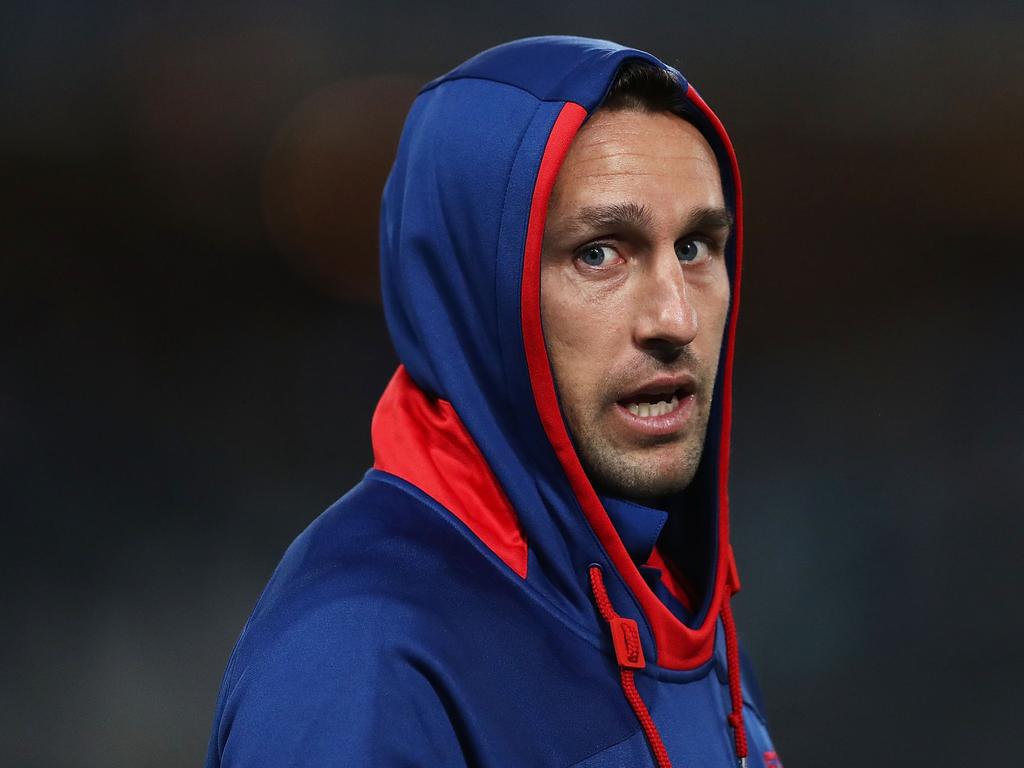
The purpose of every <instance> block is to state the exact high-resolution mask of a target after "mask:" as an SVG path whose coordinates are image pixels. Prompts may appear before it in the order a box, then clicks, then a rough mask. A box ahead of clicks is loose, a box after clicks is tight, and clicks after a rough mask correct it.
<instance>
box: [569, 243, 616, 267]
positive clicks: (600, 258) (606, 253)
mask: <svg viewBox="0 0 1024 768" xmlns="http://www.w3.org/2000/svg"><path fill="white" fill-rule="evenodd" d="M614 254H615V252H614V251H613V250H612V249H611V248H610V247H609V246H607V245H588V246H587V247H586V248H584V249H583V250H582V251H580V253H579V255H578V256H577V258H578V259H579V260H580V261H582V262H583V263H584V264H586V265H587V266H588V267H603V266H605V265H606V264H607V263H608V262H609V261H610V260H611V258H612V256H613V255H614Z"/></svg>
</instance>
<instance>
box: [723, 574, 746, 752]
mask: <svg viewBox="0 0 1024 768" xmlns="http://www.w3.org/2000/svg"><path fill="white" fill-rule="evenodd" d="M731 600H732V587H731V586H730V585H729V584H728V583H726V585H725V596H724V599H723V600H722V624H723V625H724V626H725V656H726V659H727V660H728V664H729V675H728V677H729V696H730V698H731V699H732V714H730V715H729V725H731V726H732V730H733V735H734V736H735V737H736V757H737V758H739V761H740V765H741V766H745V765H746V764H747V729H746V726H745V725H744V724H743V688H742V687H741V685H740V646H739V643H737V642H736V622H735V621H734V620H733V618H732V602H731Z"/></svg>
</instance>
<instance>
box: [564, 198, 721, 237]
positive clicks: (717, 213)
mask: <svg viewBox="0 0 1024 768" xmlns="http://www.w3.org/2000/svg"><path fill="white" fill-rule="evenodd" d="M653 220H654V216H653V214H652V213H651V211H650V209H649V208H647V206H645V205H643V204H642V203H635V202H628V203H614V204H612V205H594V206H584V207H583V208H581V209H580V210H579V211H578V212H577V213H576V215H575V216H573V217H572V218H570V219H569V221H568V222H567V224H566V229H567V230H568V231H569V232H577V231H582V230H591V229H595V230H605V231H607V230H642V229H645V228H647V227H649V226H650V225H651V223H652V222H653ZM734 223H735V220H734V218H733V215H732V212H731V211H729V209H728V208H708V207H704V206H700V207H696V208H691V209H690V210H689V211H688V212H687V214H686V217H685V219H684V228H685V229H687V230H691V231H694V230H696V231H700V230H704V231H719V230H730V231H731V230H732V228H733V224H734Z"/></svg>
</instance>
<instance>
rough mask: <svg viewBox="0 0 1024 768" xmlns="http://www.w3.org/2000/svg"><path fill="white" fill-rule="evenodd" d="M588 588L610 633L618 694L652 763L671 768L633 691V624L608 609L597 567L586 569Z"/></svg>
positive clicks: (636, 650)
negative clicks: (635, 722)
mask: <svg viewBox="0 0 1024 768" xmlns="http://www.w3.org/2000/svg"><path fill="white" fill-rule="evenodd" d="M590 587H591V589H593V591H594V601H595V602H596V603H597V610H598V611H599V612H600V613H601V618H603V619H604V620H605V621H606V622H608V627H609V628H610V629H611V633H612V644H613V645H614V646H615V657H616V659H617V660H618V662H619V677H620V679H621V682H622V692H623V693H624V694H625V696H626V701H628V702H629V706H631V707H632V708H633V712H634V713H635V714H636V719H637V720H639V721H640V726H641V727H642V728H643V729H644V735H645V736H646V737H647V743H648V744H649V745H650V746H651V752H653V753H654V761H655V762H656V763H657V764H658V768H672V762H671V761H670V760H669V758H668V750H666V749H665V745H664V744H663V743H662V741H661V734H660V733H658V726H656V725H655V724H654V720H653V718H651V713H650V712H649V711H647V705H646V704H644V700H643V699H642V698H641V697H640V691H638V690H637V689H636V681H635V680H634V679H633V670H634V669H643V668H644V666H645V662H644V651H643V648H642V647H641V645H640V631H639V630H638V629H637V626H636V622H635V621H633V620H632V619H625V618H622V617H621V616H619V615H618V614H617V613H616V612H615V609H614V608H612V602H611V600H609V599H608V591H607V590H606V589H605V587H604V576H603V575H602V573H601V569H600V567H598V566H596V565H592V566H590Z"/></svg>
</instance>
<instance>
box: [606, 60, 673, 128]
mask: <svg viewBox="0 0 1024 768" xmlns="http://www.w3.org/2000/svg"><path fill="white" fill-rule="evenodd" d="M598 109H607V110H609V111H611V112H619V111H623V110H633V111H637V112H671V113H673V114H675V115H679V116H680V117H683V118H687V117H688V116H689V110H688V104H687V102H686V96H685V95H684V92H683V86H682V83H680V82H679V80H678V79H676V76H675V75H673V74H672V73H671V72H669V71H668V70H667V69H661V68H660V67H656V66H654V65H653V64H650V63H648V62H646V61H642V60H640V59H632V60H630V61H627V62H625V63H624V64H623V65H622V66H621V67H619V71H618V72H616V73H615V80H613V81H612V84H611V87H610V88H609V89H608V93H607V94H606V95H605V97H604V101H602V102H601V104H600V106H599V107H598Z"/></svg>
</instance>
